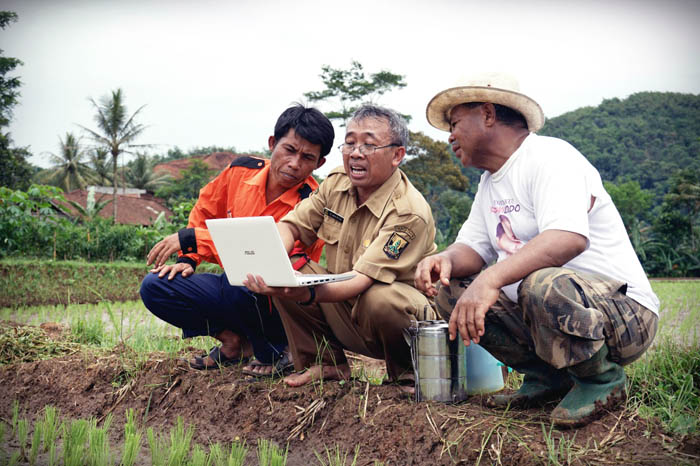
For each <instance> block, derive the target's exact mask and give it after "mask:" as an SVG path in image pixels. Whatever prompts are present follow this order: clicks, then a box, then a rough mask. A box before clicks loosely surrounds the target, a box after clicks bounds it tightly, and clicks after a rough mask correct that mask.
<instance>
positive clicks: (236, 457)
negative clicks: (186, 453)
mask: <svg viewBox="0 0 700 466" xmlns="http://www.w3.org/2000/svg"><path fill="white" fill-rule="evenodd" d="M247 454H248V447H246V444H245V440H244V441H243V442H242V443H241V442H239V441H238V440H236V441H234V442H232V443H231V449H230V450H228V453H226V452H225V451H224V448H223V447H222V446H221V444H220V443H218V442H217V443H215V444H214V445H211V447H210V448H209V455H210V457H211V459H212V461H213V463H214V464H215V465H216V466H243V461H244V460H245V457H246V455H247Z"/></svg>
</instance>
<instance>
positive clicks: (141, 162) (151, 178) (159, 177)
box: [124, 154, 172, 191]
mask: <svg viewBox="0 0 700 466" xmlns="http://www.w3.org/2000/svg"><path fill="white" fill-rule="evenodd" d="M124 175H125V177H126V181H127V182H128V183H129V185H131V186H132V187H134V188H139V189H146V190H148V191H155V190H156V189H158V188H160V187H161V186H163V185H165V184H166V183H169V182H170V181H171V180H172V176H170V173H167V172H165V173H155V172H154V171H153V163H152V162H151V160H149V158H148V155H146V154H136V159H135V160H132V161H131V162H129V167H128V169H127V170H126V173H125V174H124Z"/></svg>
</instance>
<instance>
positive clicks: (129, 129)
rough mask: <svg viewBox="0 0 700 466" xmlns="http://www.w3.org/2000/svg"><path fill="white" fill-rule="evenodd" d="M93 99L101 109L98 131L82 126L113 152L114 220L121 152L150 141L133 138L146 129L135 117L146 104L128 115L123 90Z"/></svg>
mask: <svg viewBox="0 0 700 466" xmlns="http://www.w3.org/2000/svg"><path fill="white" fill-rule="evenodd" d="M90 102H91V103H92V105H93V106H94V107H95V110H97V113H96V114H95V122H96V123H97V128H98V129H97V130H91V129H89V128H85V127H84V126H81V128H83V129H84V130H85V131H87V132H88V133H89V134H90V137H91V138H92V139H93V140H94V141H95V142H96V143H97V144H98V145H99V146H101V147H103V148H105V149H107V151H108V152H109V153H110V154H111V155H112V183H113V186H114V195H113V202H112V204H113V205H114V221H115V222H116V221H117V161H118V159H119V154H122V153H131V152H130V151H129V150H128V149H130V148H135V147H147V146H148V145H147V144H140V145H137V144H133V141H134V140H135V139H136V138H137V137H138V136H139V135H140V134H141V133H142V132H143V131H144V130H145V129H146V126H144V125H142V124H140V123H136V121H134V119H135V118H136V116H137V115H138V114H139V112H140V111H141V110H143V107H145V105H142V106H141V107H139V109H138V110H136V111H135V112H134V113H133V114H132V115H131V116H127V113H128V112H127V110H126V106H125V105H124V99H123V97H122V90H121V89H117V90H116V91H112V94H111V96H105V97H103V98H102V99H101V100H100V102H99V103H97V102H95V101H94V100H93V99H92V98H90Z"/></svg>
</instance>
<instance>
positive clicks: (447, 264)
mask: <svg viewBox="0 0 700 466" xmlns="http://www.w3.org/2000/svg"><path fill="white" fill-rule="evenodd" d="M451 272H452V261H451V260H450V258H449V257H447V256H445V255H443V254H436V255H434V256H428V257H426V258H425V259H423V260H422V261H420V262H419V263H418V266H417V267H416V274H415V275H414V279H413V282H414V284H415V285H416V288H418V289H419V290H420V291H422V292H423V293H425V294H426V296H436V295H437V288H436V287H435V285H433V283H435V282H436V281H438V280H439V281H440V283H442V284H443V285H444V286H449V284H450V273H451Z"/></svg>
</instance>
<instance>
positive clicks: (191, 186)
mask: <svg viewBox="0 0 700 466" xmlns="http://www.w3.org/2000/svg"><path fill="white" fill-rule="evenodd" d="M215 175H216V170H212V169H211V168H209V166H207V164H206V163H204V162H202V161H201V160H199V159H194V160H193V161H192V165H190V167H189V168H188V169H187V170H183V171H182V178H181V179H179V180H177V181H176V182H174V183H168V184H166V185H165V186H163V187H162V188H160V189H159V190H158V191H156V196H158V197H161V198H163V199H167V200H168V205H171V206H172V205H175V204H177V203H179V202H182V201H188V200H192V201H196V200H197V198H198V197H199V190H200V189H202V188H203V187H204V185H205V184H207V183H208V182H209V181H211V180H212V178H213V177H214V176H215Z"/></svg>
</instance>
